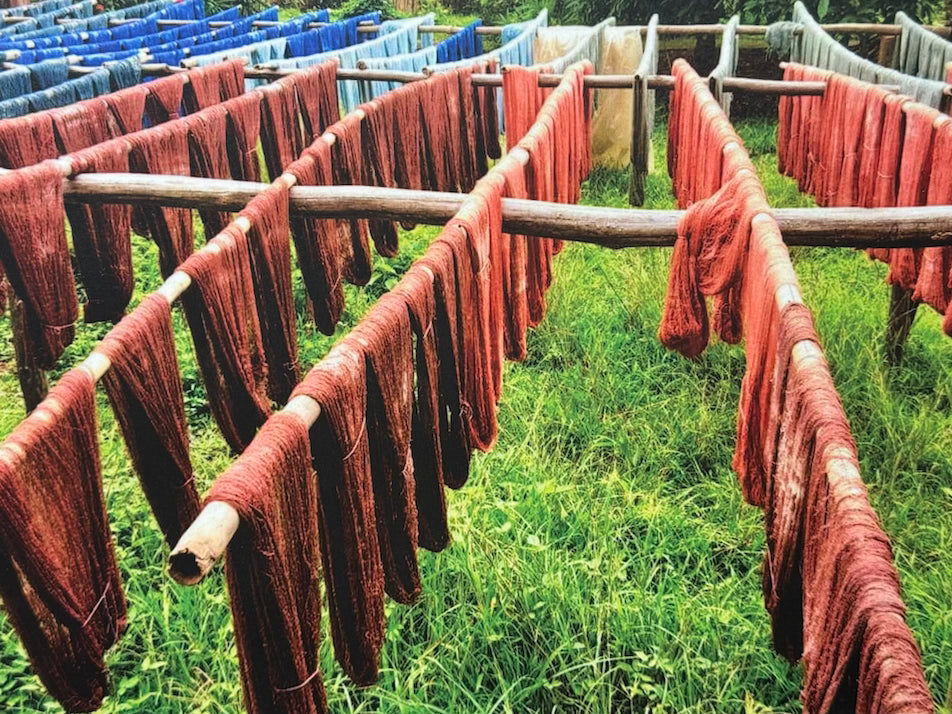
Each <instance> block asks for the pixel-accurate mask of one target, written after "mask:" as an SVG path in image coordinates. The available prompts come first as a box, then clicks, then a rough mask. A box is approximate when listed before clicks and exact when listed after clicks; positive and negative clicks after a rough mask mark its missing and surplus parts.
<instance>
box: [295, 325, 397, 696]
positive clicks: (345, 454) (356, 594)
mask: <svg viewBox="0 0 952 714" xmlns="http://www.w3.org/2000/svg"><path fill="white" fill-rule="evenodd" d="M365 375H366V372H365V364H364V355H363V353H362V352H361V351H360V349H359V348H358V347H357V346H356V345H355V344H354V342H353V341H352V340H345V341H343V342H341V343H340V344H338V345H337V346H335V347H334V349H332V350H331V352H330V354H328V356H327V357H326V358H324V360H322V361H321V362H320V363H319V364H318V365H317V366H316V367H314V369H312V370H311V371H310V372H309V373H308V374H307V376H305V378H304V380H303V381H302V382H301V383H300V384H299V385H298V386H297V389H295V391H294V396H297V395H299V394H305V395H307V396H309V397H311V398H312V399H314V400H315V401H316V402H317V403H318V404H320V405H321V415H320V417H319V418H318V420H317V423H316V424H315V425H314V426H313V427H312V428H311V453H312V454H318V455H319V457H318V458H315V459H314V470H315V471H317V485H318V524H319V526H320V540H321V561H322V563H323V568H324V581H325V585H326V588H327V607H328V611H329V615H330V621H331V637H332V639H333V641H334V654H335V656H336V657H337V661H338V662H340V665H341V667H342V668H343V670H344V671H345V672H346V673H347V675H348V676H349V677H350V678H351V679H352V680H353V681H354V682H356V683H358V684H371V683H372V682H374V681H375V680H376V678H377V669H378V658H379V654H380V646H381V644H382V643H383V636H384V630H385V623H384V610H383V593H384V573H383V566H382V564H381V560H380V543H379V540H378V529H377V527H376V514H375V511H374V508H375V506H374V488H373V482H372V478H371V472H370V445H369V442H368V439H367V420H366V404H367V383H366V376H365Z"/></svg>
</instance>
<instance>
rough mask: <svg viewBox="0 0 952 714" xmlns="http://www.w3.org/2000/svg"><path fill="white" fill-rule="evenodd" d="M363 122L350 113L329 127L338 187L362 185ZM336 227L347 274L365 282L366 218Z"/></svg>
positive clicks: (367, 276) (368, 266) (367, 261)
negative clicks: (333, 137) (332, 138)
mask: <svg viewBox="0 0 952 714" xmlns="http://www.w3.org/2000/svg"><path fill="white" fill-rule="evenodd" d="M360 125H361V119H360V117H359V116H358V115H357V114H354V113H351V114H348V115H347V116H345V117H344V118H343V119H341V120H340V121H339V122H337V123H336V124H334V125H332V126H330V127H328V129H327V132H328V133H330V134H333V135H334V136H335V137H336V140H335V141H334V143H333V145H332V146H331V170H332V171H333V173H334V183H335V184H336V185H338V186H359V185H361V184H363V182H364V171H365V167H364V163H363V155H362V151H361V147H360V142H361V126H360ZM337 230H338V236H339V238H338V240H339V241H340V245H341V246H342V247H343V248H344V250H345V253H344V256H345V259H344V261H343V269H344V277H346V278H347V281H348V282H350V283H352V284H354V285H366V284H367V282H368V281H369V280H370V270H371V257H370V244H369V242H368V240H367V234H368V231H369V227H368V225H367V221H366V220H365V219H362V218H352V219H341V220H338V221H337Z"/></svg>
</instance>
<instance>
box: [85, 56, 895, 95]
mask: <svg viewBox="0 0 952 714" xmlns="http://www.w3.org/2000/svg"><path fill="white" fill-rule="evenodd" d="M141 68H142V74H143V75H146V76H166V75H169V74H178V73H181V72H187V71H188V69H189V68H187V67H172V66H170V65H167V64H150V63H144V64H142V65H141ZM95 70H96V68H95V67H71V68H70V72H71V73H72V74H74V75H76V76H82V75H84V74H89V73H90V72H94V71H95ZM300 71H301V70H299V69H296V68H283V69H264V68H258V67H246V68H245V78H246V79H264V80H270V81H273V80H277V79H281V78H282V77H287V76H288V75H291V74H295V73H296V72H300ZM431 74H432V73H430V72H405V71H401V70H385V69H360V68H359V63H358V69H338V70H337V79H338V80H356V81H366V82H403V83H408V82H419V81H422V80H424V79H427V78H428V77H429V76H430V75H431ZM561 79H562V75H560V74H540V75H539V86H540V87H557V86H558V85H559V82H560V81H561ZM647 79H648V87H649V88H651V89H660V90H671V89H674V77H673V76H671V75H670V74H656V75H650V76H649V77H648V78H647ZM472 81H473V84H475V85H476V86H480V87H501V86H502V75H501V74H474V75H473V78H472ZM583 81H584V83H585V87H586V88H587V89H627V90H629V91H630V90H631V89H632V78H631V76H630V75H627V74H589V75H586V76H585V77H584V80H583ZM878 86H880V87H882V88H883V89H885V90H887V91H890V92H898V91H899V86H898V85H892V84H881V85H878ZM724 89H725V90H727V91H729V92H746V93H750V94H764V95H774V96H781V95H782V96H817V97H821V96H823V93H824V92H825V91H826V82H823V81H819V82H810V81H790V80H782V79H758V78H753V77H725V78H724Z"/></svg>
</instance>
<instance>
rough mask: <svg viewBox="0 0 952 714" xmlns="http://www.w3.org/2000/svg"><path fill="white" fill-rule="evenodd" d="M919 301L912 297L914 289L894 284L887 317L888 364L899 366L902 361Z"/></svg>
mask: <svg viewBox="0 0 952 714" xmlns="http://www.w3.org/2000/svg"><path fill="white" fill-rule="evenodd" d="M918 306H919V305H918V303H916V301H915V300H913V299H912V291H911V290H906V289H905V288H903V287H902V286H901V285H893V286H892V292H891V294H890V299H889V315H888V317H887V318H886V364H888V365H890V366H892V367H897V366H898V365H899V363H900V362H902V353H903V350H904V348H905V346H906V340H907V339H908V338H909V331H910V330H912V323H913V321H914V320H915V319H916V309H917V308H918Z"/></svg>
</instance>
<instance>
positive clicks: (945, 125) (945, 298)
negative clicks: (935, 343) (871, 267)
mask: <svg viewBox="0 0 952 714" xmlns="http://www.w3.org/2000/svg"><path fill="white" fill-rule="evenodd" d="M950 151H952V120H950V119H946V118H944V117H940V118H938V119H937V120H936V123H935V134H934V137H933V147H932V167H931V170H930V171H929V188H928V195H927V196H926V201H925V202H926V204H927V205H930V206H936V205H943V204H950V203H952V162H949V160H948V157H949V156H950V153H949V152H950ZM913 298H914V299H915V300H919V301H921V302H924V303H928V304H929V305H930V306H932V307H933V308H934V309H935V310H936V311H938V312H939V313H942V314H944V315H945V316H946V321H945V324H943V330H945V332H946V334H952V324H950V323H952V317H950V315H952V313H949V311H948V308H949V304H950V302H952V247H949V246H943V247H941V248H924V249H923V250H922V255H921V262H920V267H919V274H918V276H917V277H916V287H915V294H914V295H913Z"/></svg>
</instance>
